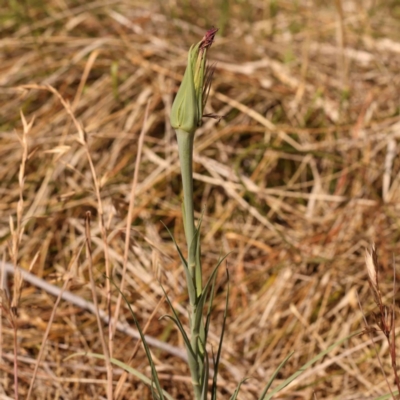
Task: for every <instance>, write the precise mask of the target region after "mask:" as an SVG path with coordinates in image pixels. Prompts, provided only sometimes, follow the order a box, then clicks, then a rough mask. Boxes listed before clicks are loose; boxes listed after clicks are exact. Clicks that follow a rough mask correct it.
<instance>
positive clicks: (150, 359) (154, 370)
mask: <svg viewBox="0 0 400 400" xmlns="http://www.w3.org/2000/svg"><path fill="white" fill-rule="evenodd" d="M108 279H110V278H108ZM110 281H111V283H112V284H113V285H114V286H115V288H116V289H117V290H118V292H119V293H120V294H121V296H122V298H123V299H124V300H125V303H126V304H127V306H128V308H129V311H130V313H131V315H132V318H133V321H134V322H135V325H136V328H137V330H138V331H139V334H140V338H141V339H142V343H143V347H144V350H145V352H146V357H147V359H148V360H149V364H150V368H151V374H152V376H153V379H154V383H155V385H156V388H157V390H158V393H159V396H160V400H163V399H164V396H163V390H162V388H161V385H160V381H159V379H158V374H157V370H156V367H155V365H154V362H153V357H152V356H151V352H150V348H149V346H148V345H147V342H146V338H145V336H144V334H143V331H142V328H141V327H140V324H139V321H138V320H137V319H136V315H135V313H134V312H133V310H132V307H131V305H130V303H129V301H128V299H127V298H126V296H125V295H124V294H123V293H122V292H121V290H120V288H119V287H118V286H117V285H116V284H115V282H114V281H113V280H112V279H110Z"/></svg>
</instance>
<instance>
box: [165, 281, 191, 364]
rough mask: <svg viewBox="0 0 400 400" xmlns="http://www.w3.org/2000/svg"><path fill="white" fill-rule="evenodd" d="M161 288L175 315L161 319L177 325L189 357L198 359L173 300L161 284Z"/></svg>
mask: <svg viewBox="0 0 400 400" xmlns="http://www.w3.org/2000/svg"><path fill="white" fill-rule="evenodd" d="M160 286H161V289H162V291H163V292H164V295H165V299H166V300H167V303H168V305H169V306H170V308H171V310H172V312H173V313H174V317H172V316H171V315H164V316H162V317H161V318H170V319H171V320H172V321H173V322H174V323H175V325H176V326H177V328H178V329H179V332H180V333H181V335H182V337H183V341H184V342H185V345H186V348H187V351H188V356H191V357H193V358H196V356H195V354H194V352H193V349H192V346H191V344H190V340H189V337H188V335H187V333H186V331H185V329H184V328H183V325H182V323H181V320H180V319H179V315H178V313H177V312H176V310H175V307H174V306H173V305H172V303H171V300H170V299H169V297H168V295H167V293H166V291H165V290H164V287H163V285H161V284H160ZM189 353H190V354H189Z"/></svg>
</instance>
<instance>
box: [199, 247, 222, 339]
mask: <svg viewBox="0 0 400 400" xmlns="http://www.w3.org/2000/svg"><path fill="white" fill-rule="evenodd" d="M227 256H228V255H226V256H224V257H222V259H221V260H219V261H218V264H217V265H216V266H215V267H214V269H213V271H212V273H211V275H210V277H209V278H208V281H207V283H206V285H205V286H204V288H203V291H202V293H201V295H200V296H199V298H198V299H197V302H196V309H197V310H203V308H204V303H205V300H206V298H207V297H208V290H209V288H210V285H211V284H212V281H213V279H214V276H215V274H216V273H217V271H218V268H219V266H220V265H221V264H222V262H223V261H224V260H225V258H226V257H227ZM201 318H202V312H200V311H199V312H197V313H196V318H195V324H196V327H197V329H195V331H197V332H198V331H199V329H198V328H199V327H200V323H201Z"/></svg>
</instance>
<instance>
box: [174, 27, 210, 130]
mask: <svg viewBox="0 0 400 400" xmlns="http://www.w3.org/2000/svg"><path fill="white" fill-rule="evenodd" d="M217 30H218V29H215V28H213V29H210V30H209V31H207V33H206V34H205V36H204V37H203V39H202V40H201V41H200V42H199V43H197V44H196V45H195V46H191V48H190V50H189V54H188V64H187V67H186V71H185V74H184V76H183V80H182V83H181V85H180V87H179V90H178V93H177V95H176V97H175V100H174V103H173V104H172V108H171V115H170V121H171V125H172V127H173V128H174V129H176V130H178V129H179V130H181V131H184V132H187V133H190V134H193V133H194V132H195V131H196V129H197V128H198V127H199V126H200V125H201V119H202V117H203V109H204V106H205V102H206V100H207V95H208V91H209V87H210V83H211V76H212V73H213V69H212V68H208V67H207V66H206V58H207V57H206V56H207V49H208V48H209V47H210V46H211V44H212V43H213V40H214V36H215V34H216V32H217Z"/></svg>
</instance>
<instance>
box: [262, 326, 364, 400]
mask: <svg viewBox="0 0 400 400" xmlns="http://www.w3.org/2000/svg"><path fill="white" fill-rule="evenodd" d="M360 332H361V331H358V332H355V333H352V334H350V335H348V336H346V337H345V338H343V339H340V340H338V341H337V342H335V343H334V344H332V345H331V346H329V347H328V348H327V349H326V350H324V351H322V352H321V353H319V354H318V355H317V356H315V357H314V358H313V359H312V360H310V361H309V362H307V363H306V364H304V365H303V366H302V367H301V368H300V369H299V370H298V371H296V372H295V373H294V374H292V375H291V376H290V377H289V378H287V379H286V380H285V381H284V382H282V383H281V384H280V385H279V386H277V387H276V388H275V389H274V390H273V391H272V392H271V393H270V394H267V395H266V396H264V398H262V399H260V400H270V399H272V396H273V395H274V394H276V393H278V392H279V391H280V390H282V389H283V388H285V387H286V386H287V385H289V383H291V382H292V381H294V380H295V379H296V378H297V377H298V376H300V375H301V374H302V373H303V372H304V371H305V370H306V369H307V368H308V367H310V366H311V365H313V364H314V363H315V362H316V361H318V360H320V359H321V358H322V357H324V356H325V355H327V354H328V353H329V352H330V351H331V350H333V349H334V348H335V347H337V346H339V345H340V344H342V343H343V342H345V341H346V340H348V339H350V338H352V337H354V336H357V335H359V334H360Z"/></svg>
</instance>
